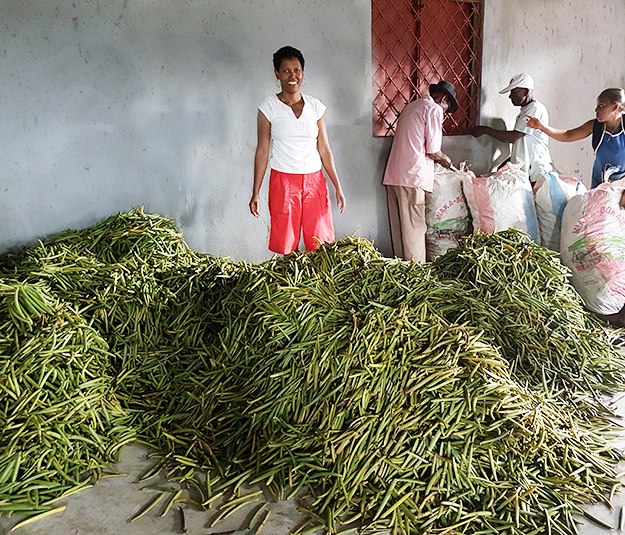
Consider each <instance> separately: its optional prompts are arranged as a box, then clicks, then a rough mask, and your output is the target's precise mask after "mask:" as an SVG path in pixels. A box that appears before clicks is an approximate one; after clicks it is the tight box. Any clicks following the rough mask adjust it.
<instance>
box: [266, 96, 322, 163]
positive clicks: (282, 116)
mask: <svg viewBox="0 0 625 535" xmlns="http://www.w3.org/2000/svg"><path fill="white" fill-rule="evenodd" d="M302 98H303V99H304V108H303V110H302V114H301V115H300V116H299V117H295V114H294V113H293V110H292V109H291V107H290V106H287V105H286V104H285V103H284V102H282V101H281V100H280V99H279V98H278V97H277V96H276V95H271V96H270V97H267V98H266V99H265V100H264V101H263V103H262V104H261V105H260V106H258V109H259V110H260V111H261V112H262V114H263V115H264V116H265V117H266V118H267V120H268V121H269V122H270V123H271V155H270V157H269V167H271V168H272V169H275V170H276V171H280V172H281V173H293V174H309V173H316V172H317V171H319V170H320V169H321V157H320V156H319V151H318V150H317V137H318V136H319V127H318V126H317V121H318V120H319V119H321V118H322V117H323V115H324V114H325V112H326V109H327V108H326V106H325V105H324V104H323V103H322V102H321V101H320V100H319V99H316V98H315V97H311V96H309V95H304V94H303V93H302Z"/></svg>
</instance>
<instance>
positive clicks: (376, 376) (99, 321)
mask: <svg viewBox="0 0 625 535" xmlns="http://www.w3.org/2000/svg"><path fill="white" fill-rule="evenodd" d="M617 335H620V332H619V331H616V330H614V329H612V328H610V327H609V326H607V325H606V324H604V323H603V322H601V321H599V320H598V319H596V318H595V317H594V316H593V315H591V314H589V313H587V312H586V311H585V310H584V308H583V303H582V302H581V300H580V298H579V296H578V295H577V294H576V293H575V291H574V289H573V288H572V287H571V286H570V285H569V284H568V282H567V271H566V268H564V267H563V266H562V265H561V264H560V262H559V261H558V259H557V255H556V253H554V252H552V251H549V250H548V249H546V248H543V247H540V246H537V245H536V244H534V243H533V242H532V241H531V239H530V238H529V237H528V236H527V235H526V234H524V233H522V232H520V231H516V230H513V229H511V230H508V231H505V232H500V233H497V234H476V235H474V236H471V237H468V238H466V239H465V240H464V241H463V243H462V244H461V246H460V247H459V248H458V249H454V250H451V251H449V252H448V253H447V254H445V255H443V256H440V257H438V258H437V259H436V260H434V261H433V262H430V263H426V264H421V265H420V264H415V263H407V262H402V261H399V260H391V259H388V258H384V257H383V256H382V255H381V254H380V253H379V251H377V250H376V249H375V247H374V246H373V244H372V243H370V242H368V241H367V240H364V239H361V238H356V237H353V236H352V237H347V238H344V239H342V240H338V241H336V242H331V243H326V244H323V245H322V246H320V247H319V249H317V251H315V252H295V253H292V254H290V255H287V256H284V257H275V258H273V259H271V260H269V261H266V262H263V263H259V264H250V263H245V262H233V261H230V260H228V259H226V258H219V257H213V256H210V255H202V254H198V253H195V252H193V251H192V250H191V249H190V248H189V247H188V246H187V244H186V243H185V242H184V240H183V239H182V235H181V234H180V233H179V232H178V231H177V230H176V227H175V224H174V222H173V221H172V220H171V219H168V218H165V217H162V216H159V215H155V214H147V213H145V212H144V211H143V209H141V208H135V209H133V210H131V211H130V212H128V213H120V214H117V215H114V216H111V217H109V218H108V219H106V220H104V221H101V222H100V223H98V224H96V225H94V226H92V227H89V228H86V229H83V230H78V231H66V232H63V233H61V234H59V235H56V236H53V237H51V238H49V239H47V240H45V241H42V242H39V244H38V245H36V246H33V247H29V248H25V249H23V250H22V251H20V252H16V253H10V254H5V255H4V256H2V257H0V513H1V514H16V513H19V514H32V515H35V516H33V517H31V518H36V517H37V516H38V515H41V516H46V515H49V514H53V513H54V512H56V511H57V510H59V511H60V510H62V509H63V507H58V505H59V501H62V500H63V498H65V497H67V496H68V495H70V494H72V493H74V492H77V491H79V490H82V489H84V488H88V487H89V486H92V485H93V484H95V483H96V482H97V481H98V480H99V479H100V478H101V477H105V476H107V475H110V474H111V473H112V472H113V468H112V467H114V463H115V461H116V460H117V459H118V454H119V452H120V450H121V449H122V447H123V446H124V445H125V444H128V443H130V442H133V441H138V442H140V443H142V444H144V445H146V446H148V447H149V449H150V452H151V456H153V457H155V458H156V464H155V465H154V467H153V468H152V469H151V470H150V472H149V473H146V474H144V475H143V479H145V480H146V481H147V480H148V479H149V478H150V477H152V476H154V475H155V474H158V473H159V472H162V471H165V473H166V474H167V478H168V481H169V483H170V484H171V485H173V487H162V488H161V487H159V488H160V489H161V490H162V494H159V495H158V496H157V497H156V499H155V500H154V501H153V503H152V502H151V503H149V504H148V505H147V506H146V507H145V508H144V509H143V510H142V511H141V512H140V513H138V515H136V517H135V518H133V519H131V520H133V521H134V520H136V519H137V518H139V517H140V516H142V515H143V514H146V513H147V512H148V511H149V510H150V509H151V508H152V507H154V506H155V505H156V503H157V502H160V504H161V505H162V504H163V503H165V504H166V505H165V509H164V513H166V512H167V511H168V510H169V509H170V507H171V506H172V504H173V503H175V502H176V503H177V502H183V503H185V502H186V503H187V504H191V505H194V506H195V507H197V508H199V509H206V510H208V509H211V510H212V511H213V512H212V513H211V514H212V517H211V525H215V524H217V523H218V522H219V521H221V520H223V519H224V518H226V517H228V516H229V515H231V514H232V513H234V512H236V511H240V510H242V509H243V508H245V507H250V508H251V507H252V505H253V506H254V507H255V509H250V511H253V513H250V515H248V517H250V516H251V520H249V526H248V529H249V530H250V531H249V532H250V533H255V532H256V533H258V532H259V531H260V530H261V529H262V527H263V525H264V524H265V522H266V521H267V517H268V515H269V513H270V510H269V509H267V503H266V502H267V501H268V500H270V501H271V500H280V499H288V498H292V497H295V498H296V499H297V503H298V508H299V510H300V511H301V512H302V513H303V514H304V516H303V521H302V522H301V524H300V525H299V526H298V527H297V528H296V530H294V532H296V533H301V534H303V533H313V532H316V531H317V530H319V533H324V532H325V533H328V534H335V533H367V534H374V533H393V534H422V533H433V534H440V535H447V534H456V533H471V534H478V533H480V534H482V533H508V534H511V535H512V534H525V535H533V534H538V533H554V534H555V533H559V534H563V535H574V534H576V532H577V530H576V520H575V518H574V515H575V514H579V513H582V510H581V508H580V507H581V506H582V505H584V504H588V503H594V502H600V501H608V502H609V500H611V498H612V496H613V494H614V493H615V492H616V491H617V490H618V488H619V487H620V482H619V480H618V479H617V474H616V466H617V464H618V463H619V462H620V461H621V460H623V459H622V454H621V451H620V450H619V449H618V447H617V441H616V438H617V432H618V430H619V429H618V427H617V425H616V424H615V423H614V416H615V415H614V412H613V410H612V408H611V407H610V405H609V404H608V403H607V400H608V399H609V397H610V396H611V395H614V394H616V393H618V392H620V391H622V389H623V387H624V386H625V358H624V356H623V354H622V353H621V352H620V351H619V350H618V348H617V347H616V345H615V339H616V336H617ZM250 489H251V490H250ZM163 496H164V497H165V498H166V499H165V500H164V501H163V502H161V501H160V500H161V498H162V497H163ZM257 502H260V503H257ZM216 504H217V507H216ZM164 513H162V514H164ZM244 528H245V526H243V527H242V528H241V529H244Z"/></svg>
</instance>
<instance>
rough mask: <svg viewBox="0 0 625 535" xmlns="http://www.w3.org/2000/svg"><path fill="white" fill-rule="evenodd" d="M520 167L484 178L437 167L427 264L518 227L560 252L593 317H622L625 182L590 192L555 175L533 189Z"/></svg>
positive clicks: (512, 166)
mask: <svg viewBox="0 0 625 535" xmlns="http://www.w3.org/2000/svg"><path fill="white" fill-rule="evenodd" d="M521 167H522V164H520V163H519V162H517V163H516V164H511V163H508V164H506V166H505V167H504V168H503V169H501V170H499V171H497V172H496V173H493V174H490V175H488V176H480V177H477V176H475V174H474V173H472V172H471V171H468V170H464V169H462V170H456V171H450V170H447V169H444V168H442V167H439V166H437V169H436V172H435V175H434V176H435V178H434V188H433V191H432V193H431V194H428V195H426V221H427V226H428V230H427V234H426V243H427V252H428V260H433V259H434V258H436V257H437V256H439V255H441V254H444V253H445V252H446V251H447V250H448V249H451V248H454V247H457V245H458V243H459V241H460V240H461V239H462V237H463V236H467V235H469V234H471V233H472V232H477V231H480V232H498V231H500V230H506V229H508V228H516V229H519V230H522V231H524V232H527V233H528V234H529V235H530V236H531V237H532V239H533V240H534V242H536V243H537V244H540V245H543V246H544V247H548V248H549V249H552V250H553V251H556V252H560V253H561V261H562V263H563V264H564V265H566V266H567V267H568V268H569V269H570V270H571V274H572V275H571V282H572V283H573V286H574V287H575V288H576V290H577V291H578V293H579V294H580V295H581V296H582V298H583V300H584V302H585V303H586V306H587V308H588V309H589V310H591V311H592V312H595V313H598V314H603V315H609V314H616V313H617V312H619V311H620V310H621V309H622V308H623V306H624V305H625V209H624V208H621V206H623V205H625V180H622V181H618V182H611V183H606V184H603V185H601V186H599V187H598V188H595V189H592V190H587V189H586V187H585V186H584V185H583V184H582V183H581V182H580V181H579V180H577V179H575V178H571V177H566V176H563V175H562V174H560V173H558V172H556V171H554V172H552V173H548V174H546V175H543V176H542V180H540V181H538V182H536V183H534V184H533V185H532V184H531V183H530V181H529V178H528V176H527V174H526V173H524V172H523V171H522V170H521Z"/></svg>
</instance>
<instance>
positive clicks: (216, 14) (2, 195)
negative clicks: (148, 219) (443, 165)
mask: <svg viewBox="0 0 625 535" xmlns="http://www.w3.org/2000/svg"><path fill="white" fill-rule="evenodd" d="M0 21H1V22H0V24H1V28H2V29H1V31H0V51H1V52H0V60H1V61H2V73H3V77H2V78H3V80H2V84H0V106H1V112H0V184H1V188H0V229H1V230H0V249H2V250H6V249H8V248H11V247H14V246H16V245H19V244H23V243H28V242H31V241H32V240H36V239H38V238H40V237H42V236H44V235H48V234H50V233H53V232H57V231H60V230H63V229H65V228H70V227H71V228H76V227H83V226H87V225H90V224H93V223H95V222H96V221H97V220H99V219H102V218H105V217H106V216H108V215H110V214H111V213H116V212H118V211H125V210H128V209H129V208H130V207H132V206H136V205H142V204H145V209H146V210H147V211H151V212H158V213H162V214H167V215H169V216H171V217H175V218H176V219H177V220H178V222H179V226H180V228H181V229H182V230H183V232H184V235H185V238H186V239H187V241H188V242H189V244H190V245H191V247H192V248H194V249H195V250H197V251H201V252H207V253H211V254H214V255H223V256H230V257H232V258H233V259H236V260H242V259H246V260H252V261H258V260H263V259H265V258H268V257H270V255H271V254H270V253H269V251H268V250H267V242H268V227H269V216H268V211H267V207H266V194H267V185H266V184H265V185H264V187H263V189H262V194H263V199H262V200H263V205H262V218H261V220H257V219H256V218H254V217H253V216H252V215H251V214H250V213H249V209H248V202H249V198H250V196H251V187H252V165H253V151H254V147H255V143H256V113H257V106H258V104H260V102H261V101H262V100H263V98H264V97H265V96H267V95H269V94H271V93H272V92H276V90H277V88H276V86H275V78H274V75H273V67H272V64H271V56H272V54H273V52H274V51H275V50H276V49H277V48H279V47H280V46H283V45H285V44H291V45H293V46H296V47H298V48H300V49H301V50H302V51H303V52H304V55H305V57H306V60H307V63H306V80H307V85H306V87H305V88H304V89H305V91H306V92H308V93H310V94H312V95H315V96H317V97H318V98H320V99H322V100H323V101H324V102H325V103H326V104H327V105H328V112H327V115H326V118H327V123H328V133H329V136H330V143H331V146H332V148H333V150H334V154H335V158H336V163H337V167H338V169H339V174H340V177H341V180H342V182H343V185H344V190H345V193H346V196H347V199H348V207H347V209H346V211H345V213H344V214H343V215H339V214H338V213H336V214H335V226H336V231H337V236H345V235H347V234H352V233H354V232H356V231H358V234H359V235H361V236H366V237H368V238H371V239H375V241H376V243H378V244H379V245H380V246H381V247H386V249H387V250H388V230H387V221H386V212H385V205H384V198H383V191H382V187H381V186H380V185H379V182H380V175H381V170H380V169H381V166H383V164H384V161H383V160H384V156H382V154H383V153H384V147H383V145H384V141H380V140H375V139H372V137H371V52H370V49H371V45H370V37H369V36H370V4H369V2H368V0H349V1H340V2H337V1H336V0H308V1H306V2H286V1H282V0H195V1H193V0H187V1H181V0H158V1H156V0H150V1H145V0H97V1H96V0H94V1H85V0H82V1H80V0H78V1H75V2H66V1H64V0H45V1H43V0H3V1H2V2H0Z"/></svg>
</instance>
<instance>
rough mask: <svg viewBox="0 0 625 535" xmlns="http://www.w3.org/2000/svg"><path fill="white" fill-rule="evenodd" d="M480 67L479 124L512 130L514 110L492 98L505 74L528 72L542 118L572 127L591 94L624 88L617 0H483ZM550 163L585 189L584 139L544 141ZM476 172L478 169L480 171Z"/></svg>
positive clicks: (590, 109)
mask: <svg viewBox="0 0 625 535" xmlns="http://www.w3.org/2000/svg"><path fill="white" fill-rule="evenodd" d="M484 18H485V23H484V53H483V70H482V88H483V90H482V122H483V123H484V124H489V125H491V126H495V127H501V126H502V125H501V121H502V120H503V121H505V123H506V125H507V128H509V129H512V128H513V126H514V119H515V117H516V115H517V114H518V111H519V108H515V107H514V106H512V104H511V103H510V100H509V98H508V96H507V95H500V94H499V90H501V89H503V88H504V87H505V86H506V85H508V82H509V80H510V78H512V76H514V75H515V74H517V73H519V72H528V73H530V74H531V75H532V76H533V77H534V79H535V81H536V86H537V87H536V90H535V92H534V96H535V98H537V99H538V100H540V101H541V102H542V103H543V104H545V106H547V109H548V111H549V115H550V123H551V124H552V125H553V126H555V127H558V128H574V127H576V126H579V125H581V124H582V123H584V122H586V121H588V120H589V119H594V117H595V113H594V109H595V105H596V98H597V95H598V94H599V93H600V92H601V91H602V90H603V89H605V88H607V87H625V40H624V39H623V28H624V27H625V1H623V0H599V1H593V0H523V1H522V2H518V0H486V12H485V17H484ZM478 141H479V143H480V147H481V148H482V149H483V150H484V151H486V153H489V154H492V155H493V156H494V157H495V160H496V159H497V154H498V150H502V151H505V150H506V147H505V146H503V145H501V144H499V143H498V142H495V141H493V140H492V139H491V138H488V137H486V136H484V137H481V138H479V140H478ZM549 147H550V152H551V157H552V159H553V162H554V163H555V165H556V167H557V168H558V169H560V170H561V171H562V172H566V173H570V174H572V175H574V176H577V177H580V178H582V179H583V181H584V183H585V184H586V185H587V186H590V180H591V175H592V162H593V159H594V154H593V151H592V147H591V145H590V138H587V139H584V140H581V141H577V142H574V143H560V142H558V141H554V140H551V141H550V144H549ZM480 171H481V170H480Z"/></svg>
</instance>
